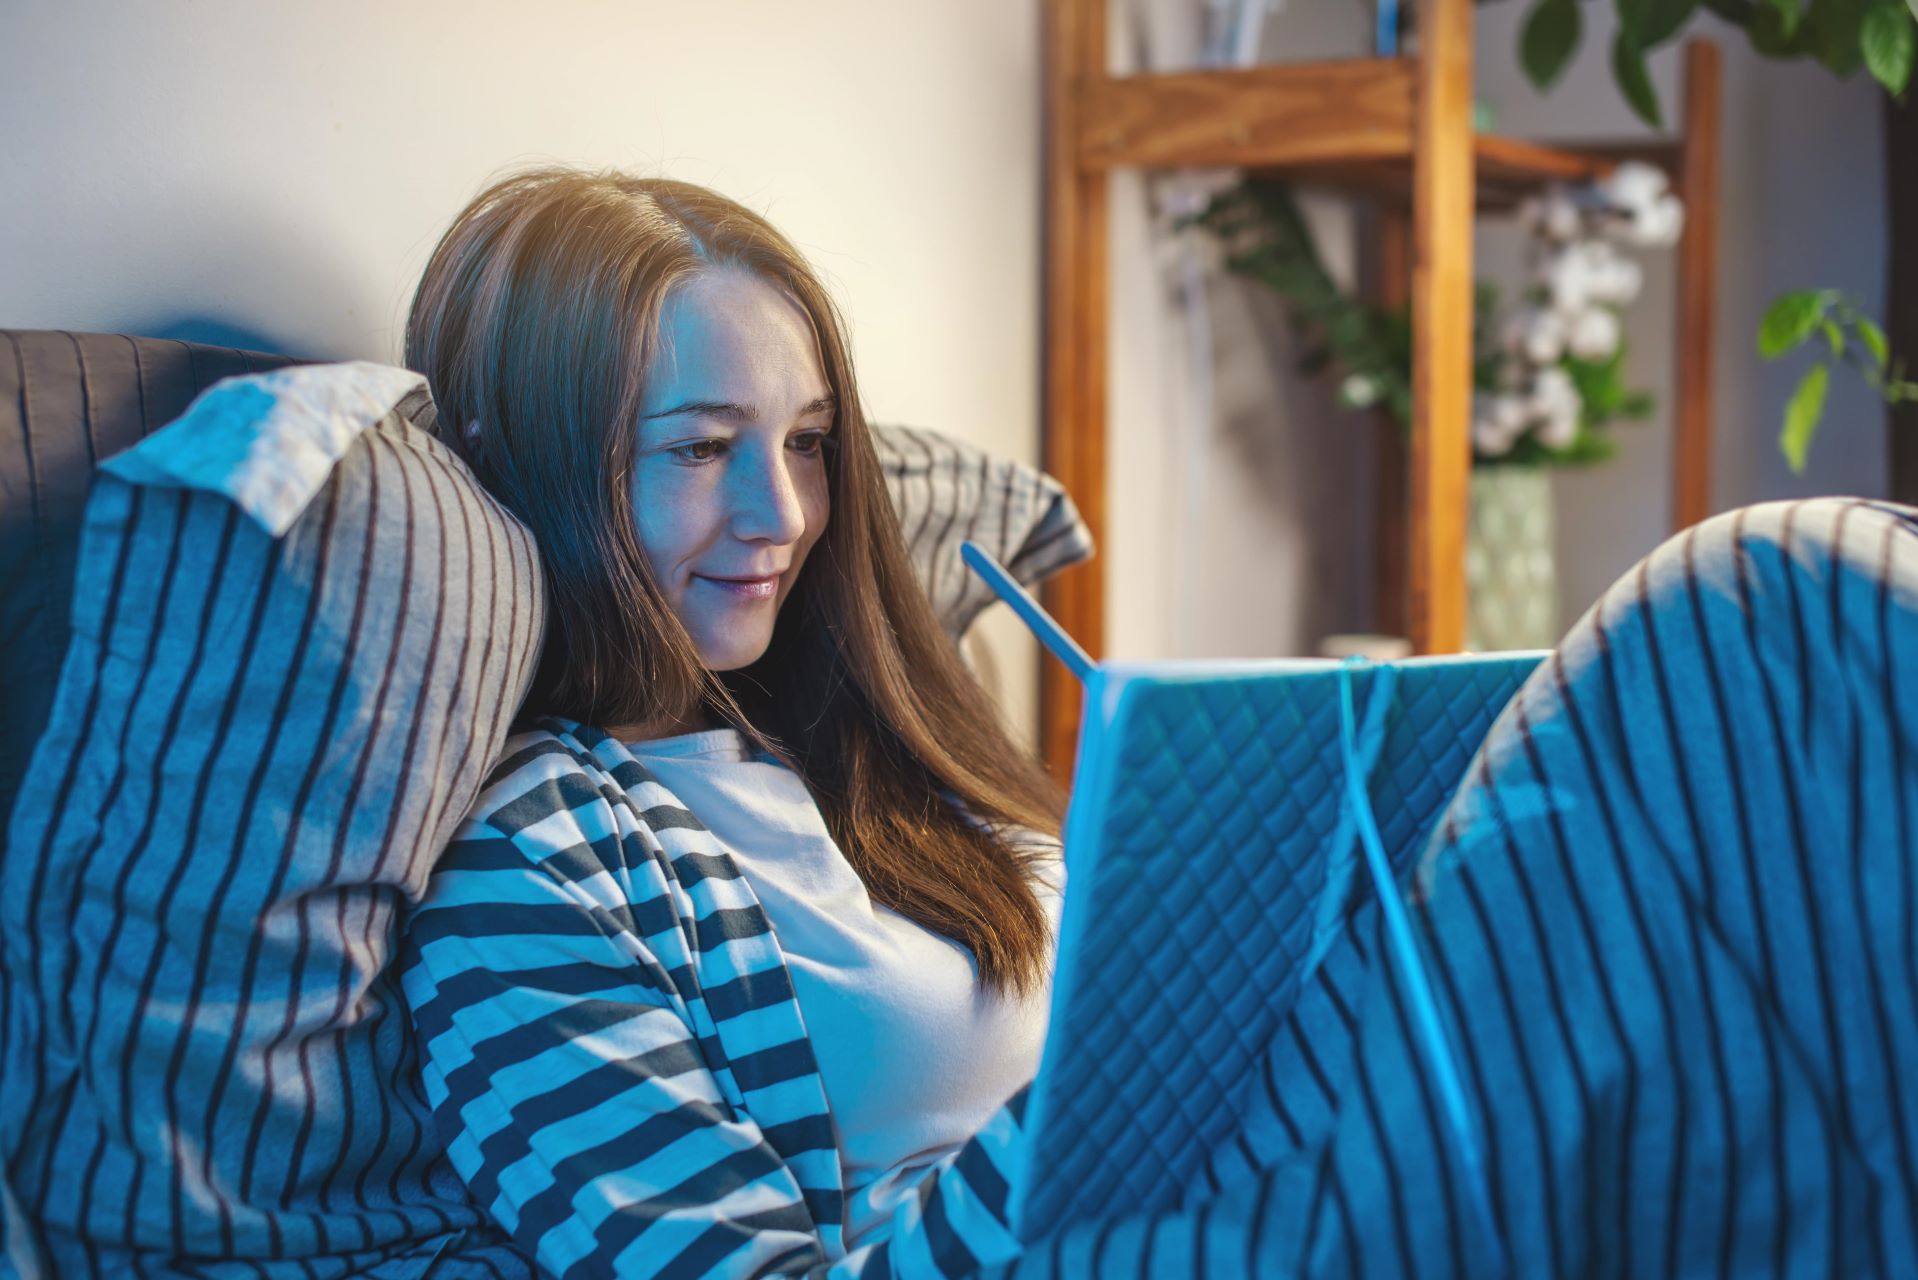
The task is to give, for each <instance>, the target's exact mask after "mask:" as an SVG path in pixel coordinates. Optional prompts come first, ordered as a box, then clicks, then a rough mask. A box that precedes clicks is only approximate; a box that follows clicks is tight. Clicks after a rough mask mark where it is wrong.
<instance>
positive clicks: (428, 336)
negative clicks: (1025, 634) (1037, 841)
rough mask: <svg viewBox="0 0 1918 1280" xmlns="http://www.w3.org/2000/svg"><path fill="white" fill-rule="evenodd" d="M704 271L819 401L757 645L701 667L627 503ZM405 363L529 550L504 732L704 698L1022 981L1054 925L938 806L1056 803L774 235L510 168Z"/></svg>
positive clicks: (884, 894) (861, 867) (612, 721)
mask: <svg viewBox="0 0 1918 1280" xmlns="http://www.w3.org/2000/svg"><path fill="white" fill-rule="evenodd" d="M718 267H734V268H745V269H747V270H751V271H753V272H755V273H757V274H758V275H759V276H760V277H761V278H762V279H764V280H766V281H767V282H768V283H770V284H772V285H774V286H775V287H777V288H780V289H782V290H784V291H785V292H786V293H788V294H789V295H791V297H792V298H793V299H794V300H795V301H796V302H798V303H799V305H800V306H802V307H803V308H804V309H805V310H806V312H807V314H808V315H810V316H811V318H812V323H813V328H814V331H815V333H816V334H817V336H818V340H819V350H820V356H821V359H822V361H823V363H824V366H825V369H824V372H825V375H826V379H827V381H828V383H830V385H831V389H832V392H833V394H834V396H835V397H836V399H837V401H838V405H839V408H838V417H837V421H836V422H835V424H834V438H835V439H836V440H837V442H838V444H837V447H836V448H835V449H833V450H830V451H829V452H828V455H827V475H828V488H829V493H830V501H831V512H832V516H831V519H830V520H829V521H828V522H827V524H826V527H825V530H824V531H823V532H822V533H821V534H820V537H819V541H818V542H817V543H816V544H815V545H814V547H813V549H812V552H811V554H810V556H809V557H808V559H807V561H806V567H805V568H804V569H803V570H802V571H801V573H800V576H799V578H798V580H797V581H796V582H795V583H794V585H793V588H792V591H791V593H790V595H789V596H788V598H787V599H786V601H785V603H784V605H783V606H782V607H781V609H780V613H779V617H778V619H777V621H776V623H775V625H774V629H773V638H772V642H771V644H770V645H769V646H768V648H767V651H766V653H765V655H764V656H763V657H761V658H760V659H759V660H758V661H757V662H755V663H753V664H752V665H751V666H748V667H745V668H742V669H740V670H738V671H728V672H711V671H708V670H706V669H705V668H704V667H703V666H702V664H701V663H700V661H699V657H698V653H697V650H696V649H695V647H694V645H693V642H692V639H691V637H690V636H689V635H688V634H687V633H686V631H685V629H684V627H682V626H681V625H680V623H679V620H678V619H677V617H676V616H675V615H674V614H673V612H672V610H671V608H670V607H669V606H668V604H667V602H666V597H665V596H664V594H663V593H662V592H661V591H660V589H659V586H658V584H657V583H656V582H655V580H654V577H653V575H652V573H651V571H650V569H649V568H648V566H647V564H646V559H645V556H644V555H643V554H642V552H641V548H640V540H639V531H638V527H637V525H636V522H635V520H634V517H633V512H632V507H631V504H630V499H629V496H628V492H627V483H628V480H629V477H630V475H631V468H632V466H633V453H634V438H635V435H636V429H637V425H638V422H639V405H640V398H641V387H642V380H643V375H644V370H645V369H646V368H647V364H648V361H649V359H650V357H651V355H652V352H653V350H654V348H655V346H656V344H657V342H658V338H659V319H660V313H661V309H662V306H663V303H664V301H665V299H666V296H667V294H668V293H669V292H670V291H671V290H672V289H673V288H674V287H675V286H677V285H680V284H682V283H684V282H685V281H686V280H688V279H690V278H691V277H693V276H695V275H697V274H699V273H701V272H704V271H708V270H712V269H715V268H718ZM406 362H407V364H408V366H409V367H411V368H413V369H415V370H417V371H419V372H421V373H423V374H425V375H426V377H427V379H428V381H429V382H430V383H431V384H432V387H433V393H434V396H435V398H436V400H437V402H438V406H439V411H440V421H441V422H442V423H445V424H448V425H450V426H458V425H459V424H464V423H466V422H468V421H472V420H477V421H478V422H479V424H480V431H479V440H480V442H481V443H480V446H479V448H478V449H477V451H475V452H474V453H471V454H469V461H471V462H472V463H473V467H474V471H475V473H476V474H477V475H478V476H479V478H480V480H481V482H482V483H484V484H485V485H486V487H487V488H488V489H489V490H490V491H491V492H492V493H493V494H494V495H495V496H496V497H498V499H499V500H500V501H501V502H502V503H504V504H505V505H506V506H507V507H508V508H509V509H510V510H511V511H512V512H513V513H514V514H515V515H517V516H518V517H519V518H520V519H521V520H523V521H524V522H525V523H526V524H527V525H528V527H530V528H531V529H532V530H533V533H534V535H535V537H536V538H537V539H538V542H539V546H540V549H541V553H542V558H543V560H544V565H545V573H546V577H547V582H548V586H549V591H548V596H549V599H550V601H551V602H552V603H551V615H550V618H549V623H548V630H547V640H546V647H545V649H544V651H543V653H542V656H541V661H540V667H539V672H538V674H537V675H536V677H535V679H534V683H533V686H532V691H531V693H530V694H529V696H528V698H527V702H526V705H525V707H524V708H523V709H522V712H521V720H522V722H525V721H526V720H528V719H530V718H532V717H536V716H540V715H556V716H561V717H565V718H567V719H572V720H577V721H581V722H584V723H586V724H589V725H596V726H604V725H622V724H637V723H648V722H653V721H655V720H657V719H659V718H662V717H667V718H670V720H671V722H681V721H683V720H684V718H685V716H686V715H687V713H688V712H689V711H692V710H695V709H697V708H698V707H699V706H700V705H701V704H704V705H705V706H706V707H708V708H710V709H711V710H712V711H713V712H714V713H715V714H718V715H720V716H721V717H722V718H723V719H725V720H727V721H728V722H730V723H732V724H733V725H735V726H736V727H738V728H739V729H740V730H741V732H742V733H744V734H746V735H747V736H748V737H749V738H750V739H751V740H752V741H754V742H755V743H757V744H759V745H760V746H762V747H764V748H766V749H767V750H770V751H772V752H773V753H774V754H776V755H777V756H779V757H780V758H781V759H782V760H784V761H785V762H786V763H787V764H788V765H789V766H791V767H792V768H793V769H794V771H795V772H797V773H798V774H799V776H800V777H801V778H802V779H804V780H805V783H806V785H807V787H808V789H809V790H810V791H811V792H812V794H813V796H814V798H815V799H816V800H817V801H818V804H819V808H820V812H821V814H822V815H823V816H824V818H825V821H826V826H827V829H828V830H829V831H830V832H831V833H832V835H833V837H834V839H836V840H837V841H838V843H839V847H840V849H841V850H842V851H843V852H844V853H845V855H846V858H847V860H848V861H849V862H850V863H851V864H852V866H853V868H854V869H855V870H856V871H857V872H858V873H859V876H860V878H861V879H862V880H863V881H864V882H865V884H866V888H867V890H868V892H869V893H870V894H871V895H872V898H873V900H874V901H875V902H879V903H883V904H884V905H886V906H888V907H891V908H892V909H893V910H895V911H897V912H899V913H900V914H901V915H903V916H906V917H907V918H908V919H911V920H913V921H916V922H917V923H919V924H921V925H923V926H925V927H926V928H928V929H931V930H934V931H935V932H938V933H940V934H943V935H945V936H946V937H949V938H951V939H953V940H954V941H956V942H959V943H961V944H963V945H964V946H966V947H967V948H968V949H969V950H970V951H971V952H972V954H973V957H974V958H975V960H976V961H977V963H978V968H979V976H980V979H981V981H982V982H983V983H985V984H987V985H989V986H991V987H993V988H994V989H997V990H999V991H1002V992H1019V993H1030V992H1032V991H1034V990H1036V989H1037V987H1038V986H1039V985H1040V984H1041V983H1042V982H1043V980H1044V977H1045V973H1046V970H1047V968H1048V964H1047V957H1048V954H1049V949H1050V945H1051V939H1050V937H1049V932H1048V929H1047V926H1046V918H1045V913H1044V911H1043V909H1042V908H1041V907H1040V905H1039V902H1038V899H1037V897H1036V896H1035V894H1034V892H1033V889H1032V886H1031V883H1030V881H1029V879H1028V872H1027V868H1026V865H1025V858H1024V856H1023V855H1021V854H1019V853H1017V852H1015V850H1014V849H1013V848H1012V847H1010V846H1009V845H1008V844H1007V843H1006V842H1005V841H1004V840H1002V839H1001V838H1000V837H999V836H998V835H996V834H995V833H994V832H993V831H992V830H991V829H982V828H981V827H979V826H976V825H974V823H972V822H969V821H967V820H966V818H965V816H964V815H963V814H962V813H961V812H960V811H959V810H958V809H957V808H956V807H955V806H954V805H953V804H950V803H947V802H946V800H947V799H956V800H957V801H958V802H959V803H960V804H961V805H963V806H964V807H965V808H966V809H967V810H969V811H970V812H971V813H972V814H973V815H975V816H976V817H978V818H980V819H983V820H985V821H986V822H988V823H1003V824H1011V825H1015V826H1023V827H1028V828H1032V829H1034V830H1038V831H1041V832H1044V833H1046V834H1048V835H1051V836H1054V837H1057V836H1058V834H1059V825H1060V816H1061V813H1062V811H1063V808H1064V798H1063V796H1062V794H1061V793H1060V791H1059V788H1058V787H1057V785H1056V784H1055V783H1054V782H1053V781H1052V779H1051V777H1050V775H1049V774H1048V773H1047V772H1046V770H1045V768H1044V766H1043V765H1041V763H1040V762H1039V760H1038V759H1037V758H1036V757H1035V756H1034V755H1033V754H1032V753H1031V752H1030V751H1028V750H1027V749H1025V748H1023V747H1021V746H1020V745H1018V744H1017V743H1016V742H1015V740H1014V739H1013V737H1012V735H1011V733H1010V732H1009V730H1008V728H1007V726H1006V724H1005V722H1004V720H1003V719H1002V717H1001V716H1000V713H999V710H998V708H997V706H996V705H995V704H994V703H993V701H992V699H991V698H990V696H988V695H987V694H986V692H985V690H984V689H983V688H982V687H981V686H980V685H979V683H978V681H977V680H975V679H974V678H973V676H972V674H971V672H970V671H969V670H968V669H967V667H966V666H965V664H964V662H963V661H962V660H961V659H960V657H959V654H958V650H957V649H956V648H955V647H954V645H953V642H952V640H951V638H950V637H949V636H947V635H946V633H945V632H944V630H943V629H942V628H941V626H940V624H939V622H938V619H937V618H936V617H935V615H934V613H933V610H932V605H931V602H930V601H929V600H928V598H927V596H926V594H925V590H924V588H923V587H922V586H921V585H920V584H919V582H918V580H917V578H916V577H915V575H914V572H913V569H912V567H911V562H910V561H909V559H908V558H907V552H906V546H905V540H904V538H903V536H902V535H901V533H900V529H899V520H898V516H897V514H896V513H895V511H894V510H893V506H892V502H891V499H890V497H889V496H888V494H887V491H886V488H885V484H884V481H883V478H882V475H881V472H880V467H879V462H878V459H877V457H876V455H875V454H874V451H873V444H872V439H871V436H870V434H869V433H868V430H867V426H866V420H865V415H864V412H863V409H862V408H861V405H860V401H859V394H858V385H857V383H856V381H855V380H854V377H853V370H852V362H851V360H850V359H849V357H848V354H847V347H846V341H845V328H844V324H843V322H842V320H841V318H840V316H839V313H838V310H837V308H836V307H835V306H834V305H833V302H832V300H831V299H830V298H829V297H828V296H827V294H826V291H825V290H824V289H823V288H822V287H821V286H820V284H819V281H818V279H817V278H816V277H815V276H814V274H813V272H812V270H811V268H810V267H809V266H808V265H807V264H806V262H805V260H804V259H803V258H802V257H801V256H800V254H799V252H798V250H796V249H795V248H794V247H793V246H792V244H791V243H790V242H788V241H787V239H786V238H785V237H784V236H783V235H781V234H780V233H779V232H778V231H776V230H775V229H774V228H773V227H772V226H771V225H770V224H769V223H768V222H766V220H765V219H763V218H761V217H760V216H759V215H757V214H755V213H753V212H752V211H751V210H749V209H747V208H745V207H743V206H741V205H739V204H737V203H735V202H733V201H731V200H728V199H727V198H725V197H724V196H721V195H718V194H716V193H715V192H712V191H709V190H706V189H705V188H703V187H698V186H694V185H692V184H690V183H685V182H674V181H670V180H667V179H660V178H639V177H633V176H630V175H627V174H621V173H617V172H601V173H587V172H581V171H576V170H571V169H539V170H534V171H531V172H526V173H521V174H517V175H514V176H511V177H508V178H505V179H503V180H501V181H499V182H496V183H494V184H493V185H492V186H490V187H488V188H487V189H486V190H485V191H483V192H481V193H480V195H479V196H478V197H477V198H476V199H474V200H473V202H472V203H471V204H469V205H468V206H467V207H466V209H465V210H464V211H462V212H461V213H460V215H459V217H458V218H456V219H455V220H454V222H453V225H452V227H451V228H450V229H448V231H447V232H446V234H445V236H443V237H442V238H441V240H440V242H439V245H438V247H437V248H435V250H434V251H433V256H432V259H431V260H430V261H429V262H428V264H427V267H426V272H425V274H424V276H423V277H422V278H421V280H420V285H419V289H418V291H417V292H416V294H415V295H414V298H413V307H412V311H411V314H410V315H409V317H408V320H407V326H406ZM454 434H455V435H457V434H458V433H457V432H455V433H454ZM941 792H944V793H946V796H945V798H942V796H941V794H940V793H941Z"/></svg>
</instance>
